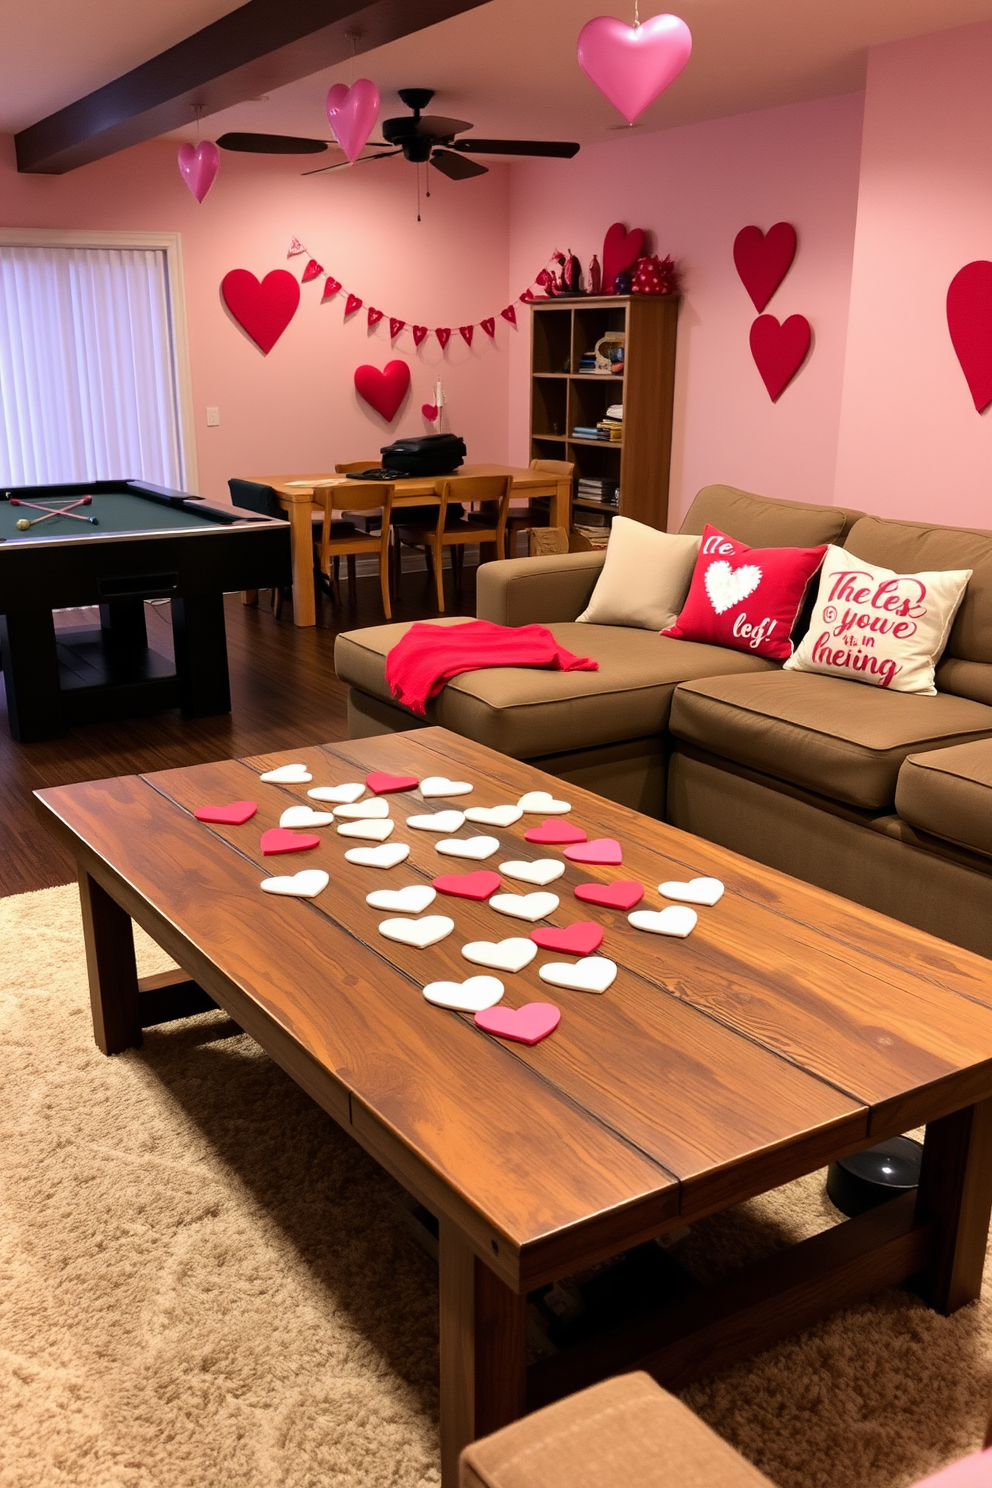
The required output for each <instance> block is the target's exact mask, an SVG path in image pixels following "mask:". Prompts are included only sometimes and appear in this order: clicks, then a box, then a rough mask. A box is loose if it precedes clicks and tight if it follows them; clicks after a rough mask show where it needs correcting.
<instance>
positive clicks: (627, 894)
mask: <svg viewBox="0 0 992 1488" xmlns="http://www.w3.org/2000/svg"><path fill="white" fill-rule="evenodd" d="M574 893H575V897H576V899H581V900H582V902H583V903H584V904H602V905H603V906H604V907H605V908H606V909H633V907H634V905H635V904H640V902H641V900H642V899H643V898H644V885H643V884H641V883H638V882H637V880H636V879H633V878H624V879H621V880H620V881H619V883H612V884H598V883H582V884H576V885H575V889H574Z"/></svg>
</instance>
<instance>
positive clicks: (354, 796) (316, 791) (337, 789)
mask: <svg viewBox="0 0 992 1488" xmlns="http://www.w3.org/2000/svg"><path fill="white" fill-rule="evenodd" d="M364 794H365V786H364V785H363V784H362V783H361V781H357V780H352V781H350V782H349V784H347V785H315V786H314V788H313V790H308V791H307V795H308V796H312V797H313V799H314V800H315V801H357V800H358V798H359V796H364Z"/></svg>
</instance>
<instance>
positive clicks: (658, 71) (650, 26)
mask: <svg viewBox="0 0 992 1488" xmlns="http://www.w3.org/2000/svg"><path fill="white" fill-rule="evenodd" d="M636 14H637V13H636V9H635V17H636ZM691 51H692V33H691V32H690V30H689V27H688V26H687V25H686V23H685V21H683V20H680V19H679V17H678V16H674V15H656V16H652V17H651V19H650V20H647V21H645V22H644V23H643V24H641V23H640V22H639V20H637V19H635V22H634V25H633V26H628V25H627V23H626V22H625V21H621V20H619V19H618V18H617V17H616V16H596V17H595V18H594V19H593V20H591V21H587V22H586V24H585V25H584V26H583V27H582V30H581V31H580V32H579V40H578V57H579V66H580V67H581V68H582V71H583V72H584V73H585V74H586V76H587V77H588V78H589V79H590V80H591V81H592V82H593V83H595V85H596V87H597V88H598V89H599V91H600V92H601V93H602V94H603V95H604V96H605V97H606V98H608V99H609V100H610V102H611V103H612V104H613V105H614V107H615V108H617V109H619V111H620V113H621V114H623V116H624V118H625V119H626V120H627V123H628V124H633V122H634V120H635V119H636V118H637V117H638V115H639V114H642V113H643V112H644V110H645V109H646V108H647V106H648V104H649V103H652V102H653V101H654V100H655V99H656V98H657V97H658V95H659V94H660V93H663V92H664V91H665V89H666V88H667V87H668V86H669V85H670V84H671V83H673V82H674V81H675V79H676V78H677V77H678V75H679V73H680V72H681V71H682V69H683V68H684V67H685V65H686V63H687V62H688V60H689V55H690V53H691Z"/></svg>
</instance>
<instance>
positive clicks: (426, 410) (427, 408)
mask: <svg viewBox="0 0 992 1488" xmlns="http://www.w3.org/2000/svg"><path fill="white" fill-rule="evenodd" d="M420 411H421V413H422V414H423V415H424V418H425V419H429V420H430V422H431V423H433V422H434V420H435V419H436V418H437V415H438V407H437V404H436V403H422V404H421V405H420Z"/></svg>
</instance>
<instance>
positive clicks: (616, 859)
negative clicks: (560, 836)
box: [565, 837, 623, 863]
mask: <svg viewBox="0 0 992 1488" xmlns="http://www.w3.org/2000/svg"><path fill="white" fill-rule="evenodd" d="M565 856H566V858H571V860H572V862H573V863H622V862H623V849H622V848H621V846H620V844H619V842H618V841H617V839H616V838H615V837H596V838H595V839H594V840H593V841H592V842H579V843H576V845H575V846H574V847H566V848H565Z"/></svg>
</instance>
